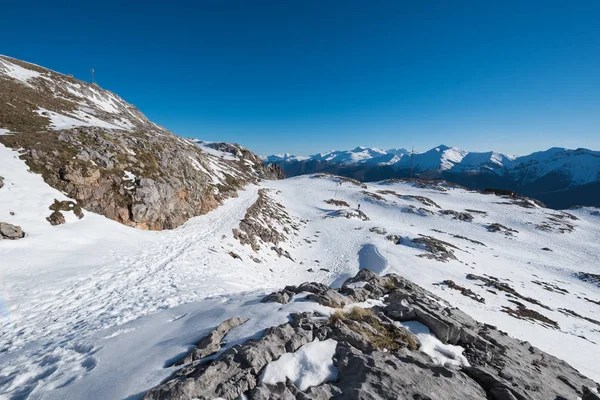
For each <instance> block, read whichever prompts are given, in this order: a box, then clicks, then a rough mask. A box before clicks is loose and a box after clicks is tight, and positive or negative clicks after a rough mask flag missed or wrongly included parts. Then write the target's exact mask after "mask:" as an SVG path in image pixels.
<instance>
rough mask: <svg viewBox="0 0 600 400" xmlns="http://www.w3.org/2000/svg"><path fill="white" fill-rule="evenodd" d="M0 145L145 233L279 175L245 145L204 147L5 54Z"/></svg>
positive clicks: (115, 100)
mask: <svg viewBox="0 0 600 400" xmlns="http://www.w3.org/2000/svg"><path fill="white" fill-rule="evenodd" d="M0 143H2V144H3V145H5V146H7V147H9V148H12V149H19V150H20V157H22V158H23V159H25V160H26V162H27V164H28V165H29V167H30V168H31V169H32V171H34V172H36V173H40V174H41V175H42V176H43V177H44V179H45V180H46V182H47V183H49V184H50V185H51V186H53V187H55V188H57V189H59V190H60V191H62V192H64V193H66V194H67V195H68V196H70V197H71V198H73V199H74V200H75V201H76V202H77V203H78V204H79V205H80V206H83V207H85V208H87V209H89V210H93V211H95V212H97V213H100V214H102V215H105V216H106V217H108V218H111V219H114V220H116V221H119V222H121V223H124V224H127V225H131V226H136V227H138V228H143V229H152V230H160V229H170V228H174V227H176V226H179V225H181V224H182V223H184V222H185V221H186V220H188V219H189V218H190V217H192V216H195V215H199V214H203V213H205V212H207V211H209V210H211V209H213V208H215V207H217V206H218V205H219V204H220V203H221V202H222V201H223V200H224V199H226V198H228V197H230V196H235V195H237V190H238V189H241V188H242V187H243V186H244V185H246V184H248V183H250V182H257V181H258V180H259V179H261V178H277V177H279V176H280V175H281V174H280V173H279V172H280V171H279V170H278V168H270V169H267V168H266V167H265V166H264V164H263V162H262V161H261V160H260V158H259V157H258V156H256V155H254V154H253V153H251V152H250V151H248V150H247V149H244V148H243V147H241V146H239V145H231V144H227V143H222V144H211V145H199V144H198V143H196V142H194V141H193V140H187V139H184V138H181V137H179V136H176V135H174V134H172V133H171V132H168V131H167V130H166V129H164V128H162V127H160V126H158V125H156V124H154V123H153V122H151V121H149V120H148V119H147V118H146V117H145V116H144V115H143V114H142V113H141V112H140V111H139V110H138V109H137V108H135V106H133V105H131V104H129V103H127V102H126V101H124V100H123V99H122V98H120V97H119V96H118V95H116V94H114V93H112V92H110V91H108V90H105V89H102V88H100V87H99V86H98V85H96V84H90V83H87V82H83V81H80V80H77V79H75V78H73V77H72V76H68V75H63V74H60V73H58V72H55V71H52V70H49V69H46V68H43V67H40V66H38V65H33V64H29V63H26V62H23V61H20V60H16V59H13V58H10V57H5V56H0ZM211 146H212V148H211ZM215 149H217V150H215ZM219 149H220V150H219ZM48 206H50V204H48ZM55 211H56V212H57V213H60V212H61V211H60V210H55ZM55 216H57V214H55ZM60 220H61V219H60V218H59V219H57V221H56V222H57V223H58V222H60Z"/></svg>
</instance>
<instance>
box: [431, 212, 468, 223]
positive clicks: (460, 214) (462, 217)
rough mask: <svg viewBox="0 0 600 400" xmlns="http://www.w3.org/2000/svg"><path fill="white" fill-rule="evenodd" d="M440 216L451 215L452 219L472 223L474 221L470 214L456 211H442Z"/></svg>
mask: <svg viewBox="0 0 600 400" xmlns="http://www.w3.org/2000/svg"><path fill="white" fill-rule="evenodd" d="M439 213H440V214H442V215H450V216H452V218H454V219H457V220H459V221H465V222H471V221H473V215H472V214H469V213H468V212H459V211H454V210H440V211H439Z"/></svg>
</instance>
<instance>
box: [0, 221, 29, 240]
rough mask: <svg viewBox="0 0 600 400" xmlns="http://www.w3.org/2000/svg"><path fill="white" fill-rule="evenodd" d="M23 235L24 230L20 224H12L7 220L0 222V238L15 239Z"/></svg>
mask: <svg viewBox="0 0 600 400" xmlns="http://www.w3.org/2000/svg"><path fill="white" fill-rule="evenodd" d="M24 237H25V232H23V229H21V227H20V226H16V225H12V224H9V223H7V222H0V240H2V239H9V240H17V239H22V238H24Z"/></svg>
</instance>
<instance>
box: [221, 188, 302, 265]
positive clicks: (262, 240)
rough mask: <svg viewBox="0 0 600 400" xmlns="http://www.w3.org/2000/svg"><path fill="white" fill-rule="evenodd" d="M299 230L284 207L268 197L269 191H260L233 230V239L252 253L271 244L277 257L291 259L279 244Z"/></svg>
mask: <svg viewBox="0 0 600 400" xmlns="http://www.w3.org/2000/svg"><path fill="white" fill-rule="evenodd" d="M299 229H300V227H299V225H298V223H296V222H295V221H293V220H292V218H291V217H290V215H289V214H288V212H287V211H286V209H285V207H284V206H283V205H282V204H280V203H277V202H276V201H275V200H273V198H272V197H270V196H269V190H268V189H260V190H259V191H258V199H257V200H256V202H254V204H252V205H251V206H250V207H249V208H248V210H247V211H246V215H245V216H244V219H243V220H241V221H240V225H239V227H238V228H234V229H233V237H234V238H235V239H237V240H239V241H240V243H241V244H243V245H249V246H250V247H251V248H252V250H254V251H258V250H260V248H261V245H266V244H272V245H274V246H270V249H271V250H273V251H274V252H275V253H276V254H277V255H279V256H280V257H281V256H284V257H287V258H289V259H292V258H291V256H290V254H289V253H288V252H287V251H286V250H284V249H282V248H281V247H279V244H280V243H281V242H285V241H286V239H287V238H288V236H289V235H293V234H296V232H297V231H298V230H299Z"/></svg>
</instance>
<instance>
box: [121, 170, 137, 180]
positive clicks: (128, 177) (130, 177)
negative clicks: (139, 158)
mask: <svg viewBox="0 0 600 400" xmlns="http://www.w3.org/2000/svg"><path fill="white" fill-rule="evenodd" d="M123 174H124V175H125V176H124V177H123V180H124V181H135V180H136V176H135V174H134V173H132V172H130V171H123Z"/></svg>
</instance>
